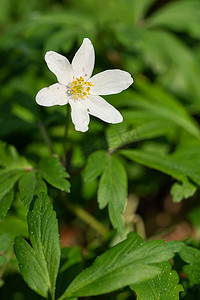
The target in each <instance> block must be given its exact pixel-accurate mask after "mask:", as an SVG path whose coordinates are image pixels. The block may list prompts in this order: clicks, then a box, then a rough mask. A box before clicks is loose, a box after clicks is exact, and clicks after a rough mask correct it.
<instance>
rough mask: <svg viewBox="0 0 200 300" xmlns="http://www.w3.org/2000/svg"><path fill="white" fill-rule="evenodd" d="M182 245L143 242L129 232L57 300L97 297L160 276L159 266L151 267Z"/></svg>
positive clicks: (80, 275) (166, 258)
mask: <svg viewBox="0 0 200 300" xmlns="http://www.w3.org/2000/svg"><path fill="white" fill-rule="evenodd" d="M182 246H183V245H182V243H179V242H173V243H164V244H163V241H162V240H157V241H150V242H147V243H143V241H142V239H141V237H139V236H138V235H137V234H135V233H132V234H130V235H129V237H128V239H126V240H125V241H123V242H121V243H119V244H118V245H116V246H115V247H113V248H111V249H110V250H108V251H106V252H105V253H104V254H102V255H101V256H100V257H98V258H97V259H96V260H95V261H94V263H93V265H92V266H90V267H89V268H88V269H86V270H84V271H83V272H82V273H81V274H79V275H78V276H77V277H76V278H75V279H74V280H73V281H72V283H71V284H70V285H69V287H68V288H67V289H66V291H65V292H64V294H63V295H62V296H61V297H60V298H59V300H62V299H64V298H65V297H68V298H70V297H73V296H76V297H85V296H95V295H101V294H105V293H109V292H111V291H114V290H117V289H119V288H122V287H125V286H127V285H130V284H136V283H140V282H143V281H145V280H148V279H151V278H153V277H155V276H156V275H158V274H159V273H160V269H159V267H156V266H152V264H154V263H158V262H163V261H166V260H168V259H170V258H172V257H173V255H174V252H176V251H179V250H180V249H181V247H182Z"/></svg>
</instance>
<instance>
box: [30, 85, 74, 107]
mask: <svg viewBox="0 0 200 300" xmlns="http://www.w3.org/2000/svg"><path fill="white" fill-rule="evenodd" d="M66 92H67V88H66V86H64V85H61V84H60V83H55V84H53V85H51V86H49V87H46V88H43V89H42V90H40V91H39V92H38V93H37V95H36V102H37V103H38V104H39V105H42V106H53V105H65V104H67V103H68V102H69V98H68V97H67V94H66Z"/></svg>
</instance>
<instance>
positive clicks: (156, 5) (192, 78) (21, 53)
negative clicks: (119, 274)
mask: <svg viewBox="0 0 200 300" xmlns="http://www.w3.org/2000/svg"><path fill="white" fill-rule="evenodd" d="M85 37H88V38H89V39H91V41H92V42H93V44H94V48H95V53H96V65H95V70H94V72H95V73H97V72H99V71H103V70H105V69H112V68H119V69H123V70H126V71H128V72H130V73H131V75H132V77H133V78H134V80H135V83H134V84H133V86H132V87H130V88H129V90H127V91H124V92H123V93H121V94H119V95H113V96H107V97H105V98H106V100H107V101H109V102H110V103H112V104H113V105H114V106H115V107H117V108H118V109H119V110H120V112H121V113H122V115H123V117H124V122H123V123H122V124H118V125H108V124H105V123H103V122H101V121H100V120H98V119H95V118H93V117H92V118H91V122H90V129H89V131H88V132H87V133H85V134H83V133H80V132H76V131H75V130H74V126H73V125H71V126H70V129H69V138H68V161H67V170H68V171H69V172H70V174H71V175H72V179H71V183H72V193H71V195H70V196H69V197H70V200H72V201H73V202H76V203H79V204H81V205H85V206H86V207H87V209H88V208H89V210H90V211H91V213H93V214H96V217H97V218H98V219H100V220H101V221H102V222H105V223H106V224H107V223H108V220H107V214H106V212H105V211H103V212H101V211H100V212H99V210H98V208H97V204H96V190H97V182H94V183H92V184H89V185H88V184H86V183H84V182H83V180H82V175H80V172H79V171H80V170H81V169H82V168H83V166H84V165H85V163H86V160H87V158H88V156H89V154H90V153H92V152H93V151H95V150H98V149H107V148H109V149H110V150H111V151H113V150H116V149H117V148H120V147H125V148H126V147H127V146H128V147H129V148H130V147H131V148H137V149H151V150H153V151H154V152H155V155H156V153H159V154H170V153H171V152H173V150H174V149H175V148H176V147H189V148H190V149H191V148H192V147H194V146H195V147H196V148H197V149H200V142H199V140H200V128H199V125H198V123H199V120H200V43H199V41H200V1H199V0H171V1H170V0H158V1H156V0H101V1H98V0H96V1H95V0H82V1H80V0H63V1H55V0H42V1H41V0H29V1H27V0H18V1H15V0H0V61H1V63H0V68H1V71H0V86H1V88H0V139H2V140H3V141H5V142H7V143H10V144H13V145H14V146H15V147H16V148H17V150H18V151H19V152H20V154H21V155H24V156H26V157H27V158H28V159H29V160H30V161H31V162H32V163H33V164H34V163H35V164H36V163H37V161H38V159H39V158H40V157H41V156H46V155H48V154H49V153H50V152H49V149H48V147H47V145H46V144H45V142H44V140H43V138H44V131H46V132H48V134H49V137H50V138H51V140H52V141H53V145H54V150H55V152H56V153H57V154H58V155H62V138H63V134H64V126H65V108H64V107H57V106H56V107H51V108H43V107H39V106H38V105H37V104H36V102H35V95H36V93H37V92H38V91H39V90H40V89H41V88H43V87H46V86H49V85H51V84H53V83H55V82H56V78H55V76H54V75H53V74H52V73H51V72H50V71H49V69H48V68H47V66H46V63H45V61H44V55H45V52H46V51H48V50H54V51H57V52H59V53H61V54H63V55H65V56H66V57H67V58H68V59H69V60H71V59H72V58H73V55H74V53H75V52H76V50H77V49H78V47H80V45H81V43H82V40H83V38H85ZM133 129H134V131H133V132H132V134H131V135H129V136H127V135H126V132H128V131H130V130H133ZM124 134H125V135H124ZM195 159H196V158H195ZM198 161H200V160H199V157H198ZM124 164H125V166H126V169H127V173H128V178H129V192H130V194H131V193H134V194H136V198H137V199H142V201H141V203H139V204H138V205H139V213H140V214H141V215H142V217H143V219H144V222H145V226H146V233H147V236H151V235H152V234H154V233H156V232H157V229H158V228H161V229H164V228H165V227H167V226H169V225H173V224H174V223H176V222H179V221H180V222H182V221H183V220H184V218H187V211H188V210H191V209H192V207H193V206H195V205H197V200H196V199H197V197H196V198H194V199H192V200H191V201H190V204H189V205H188V206H187V205H186V206H184V205H183V206H182V204H177V205H175V204H173V203H172V201H171V200H169V197H170V195H169V190H170V186H171V184H172V183H173V182H172V180H171V179H170V178H169V177H168V176H166V175H165V174H161V173H158V172H157V171H152V170H149V169H147V168H146V167H143V166H142V165H140V164H135V163H130V162H129V163H128V162H126V161H124ZM50 194H51V196H52V198H54V200H55V199H56V198H58V195H57V194H56V192H55V191H54V190H51V191H50ZM170 199H171V198H170ZM136 202H137V201H136ZM152 203H153V204H152ZM54 206H55V208H56V210H57V213H58V216H59V217H60V219H61V220H63V221H61V223H62V222H63V223H67V222H68V223H69V222H72V221H73V219H74V217H73V215H71V214H70V213H68V216H67V217H66V211H65V210H63V206H62V204H61V203H59V201H57V202H56V201H55V203H54ZM136 206H137V204H136ZM162 213H163V214H164V215H162ZM160 214H161V215H160ZM159 215H160V219H159V217H158V216H159ZM199 215H200V211H198V213H196V214H195V215H194V213H193V214H191V219H192V220H194V223H195V224H196V226H197V227H198V226H200V225H199V222H198V218H199ZM25 216H26V211H24V208H22V205H21V204H19V201H18V200H17V199H16V201H15V203H14V205H13V209H12V210H11V212H10V215H8V217H7V218H6V219H5V221H3V222H2V224H1V225H0V233H7V232H9V233H11V237H12V239H13V238H14V236H15V235H18V234H20V235H24V236H26V235H27V228H26V222H25ZM163 218H164V219H165V218H168V220H169V218H170V221H169V222H167V223H166V224H163V223H162V222H161V223H159V222H160V221H158V220H162V219H163ZM82 225H83V224H79V226H78V232H79V230H80V231H82V229H80V228H81V226H82ZM64 228H65V226H64ZM198 228H199V227H198ZM187 229H188V228H187ZM73 230H74V229H73ZM76 230H77V228H76ZM76 230H75V235H76V234H77V231H76ZM84 230H86V231H87V230H88V228H86V229H84ZM188 230H189V233H188V231H187V230H186V231H187V235H190V234H191V231H192V230H193V229H191V228H190V227H189V229H188ZM190 230H191V231H190ZM183 231H184V230H183ZM77 235H78V237H79V238H80V236H79V235H80V234H79V233H78V234H77ZM184 237H185V234H184V233H183V238H184ZM175 238H176V237H175ZM90 239H91V237H90V233H88V234H86V237H85V238H84V241H82V242H83V243H85V242H86V241H88V240H89V241H90ZM85 240H86V241H85ZM69 244H70V243H69ZM72 244H73V242H72ZM70 245H71V244H70ZM15 280H16V279H15ZM17 280H18V279H17ZM19 280H20V279H19ZM9 281H12V278H11V277H10V278H9ZM16 282H17V281H16ZM20 284H21V281H20V283H19V286H20ZM8 286H9V284H8V285H5V286H4V288H3V289H4V290H3V289H2V291H3V292H2V293H4V295H7V299H8V298H9V299H13V300H20V299H26V296H23V295H22V294H20V292H16V293H15V294H13V293H12V292H11V291H9V288H8ZM15 288H16V287H13V289H15ZM9 292H10V293H11V294H10V296H9V297H8V295H9V294H8V293H9ZM17 293H18V294H17ZM24 293H25V292H24ZM2 295H3V294H2ZM24 295H25V294H24ZM2 297H4V296H2ZM24 297H25V298H24ZM28 297H29V299H31V296H30V295H29V296H28ZM35 297H36V296H35V295H33V299H36V298H35ZM1 299H4V298H1ZM5 299H6V298H5ZM117 299H118V298H117ZM119 299H120V298H119ZM185 299H187V298H185ZM188 299H189V298H188ZM191 299H192V298H191ZM194 299H195V298H194ZM196 299H197V298H196Z"/></svg>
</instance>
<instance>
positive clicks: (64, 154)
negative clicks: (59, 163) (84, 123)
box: [63, 104, 69, 166]
mask: <svg viewBox="0 0 200 300" xmlns="http://www.w3.org/2000/svg"><path fill="white" fill-rule="evenodd" d="M68 129H69V104H67V107H66V122H65V134H64V138H63V165H64V166H65V165H66V152H67V135H68Z"/></svg>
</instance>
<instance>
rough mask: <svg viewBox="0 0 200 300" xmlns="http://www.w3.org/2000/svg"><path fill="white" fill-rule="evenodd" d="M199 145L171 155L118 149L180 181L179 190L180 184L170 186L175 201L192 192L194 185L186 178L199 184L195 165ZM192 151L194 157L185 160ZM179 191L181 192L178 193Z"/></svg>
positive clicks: (132, 158)
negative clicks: (181, 185)
mask: <svg viewBox="0 0 200 300" xmlns="http://www.w3.org/2000/svg"><path fill="white" fill-rule="evenodd" d="M198 149H199V147H198V148H196V149H191V150H188V149H186V150H187V151H184V148H182V149H181V151H177V152H174V153H173V154H172V155H164V154H159V153H156V155H155V152H152V151H141V150H122V151H120V153H121V154H123V155H124V156H125V157H127V158H129V159H131V160H133V161H135V162H137V163H141V164H144V165H145V166H147V167H150V168H152V169H156V170H158V171H161V172H163V173H165V174H168V175H170V176H172V177H173V178H175V179H177V180H179V181H181V182H182V183H183V187H182V189H181V191H180V185H177V184H176V185H175V186H173V187H172V195H173V196H174V197H175V198H174V199H175V202H177V201H180V200H182V198H187V197H189V196H191V195H193V194H194V192H195V191H196V187H195V186H194V185H193V184H191V183H189V182H188V180H189V179H191V180H193V181H194V182H195V183H196V184H198V185H200V172H199V169H198V167H197V165H196V163H197V159H199V150H198ZM191 153H193V154H194V155H195V157H194V158H193V159H190V160H187V157H188V156H189V155H190V156H191ZM180 193H181V194H180Z"/></svg>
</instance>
